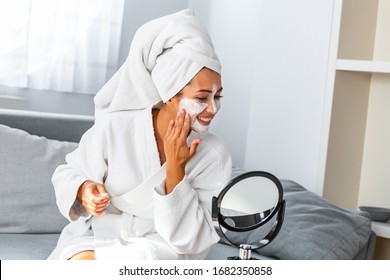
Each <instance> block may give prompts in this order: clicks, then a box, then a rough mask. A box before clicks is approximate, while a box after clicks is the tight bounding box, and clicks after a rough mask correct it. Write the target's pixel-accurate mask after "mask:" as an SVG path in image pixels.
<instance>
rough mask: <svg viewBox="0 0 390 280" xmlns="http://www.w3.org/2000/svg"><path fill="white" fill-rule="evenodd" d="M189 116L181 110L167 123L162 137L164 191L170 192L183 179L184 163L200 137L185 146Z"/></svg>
mask: <svg viewBox="0 0 390 280" xmlns="http://www.w3.org/2000/svg"><path fill="white" fill-rule="evenodd" d="M190 125H191V120H190V116H189V115H188V114H187V113H186V112H185V110H181V111H180V112H179V113H178V115H177V116H176V119H175V120H174V121H173V120H171V122H170V123H169V126H168V130H167V133H166V135H165V138H164V153H165V159H166V167H167V178H166V192H167V194H168V193H171V192H172V191H173V189H174V188H175V186H176V185H177V184H178V183H180V182H181V180H183V178H184V175H185V165H186V163H187V162H188V161H189V160H190V159H191V158H192V157H193V156H194V155H195V153H196V149H197V147H198V145H199V143H200V139H198V138H197V139H194V140H193V141H192V143H191V146H190V147H188V146H187V137H188V134H189V133H190V129H191V126H190Z"/></svg>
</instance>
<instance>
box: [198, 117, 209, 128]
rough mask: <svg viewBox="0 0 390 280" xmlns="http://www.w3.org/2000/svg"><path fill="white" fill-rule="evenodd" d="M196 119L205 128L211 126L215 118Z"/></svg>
mask: <svg viewBox="0 0 390 280" xmlns="http://www.w3.org/2000/svg"><path fill="white" fill-rule="evenodd" d="M196 119H197V120H198V122H199V123H200V124H201V125H204V126H208V125H210V122H211V120H212V119H213V118H206V117H200V116H197V117H196Z"/></svg>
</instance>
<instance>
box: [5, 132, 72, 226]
mask: <svg viewBox="0 0 390 280" xmlns="http://www.w3.org/2000/svg"><path fill="white" fill-rule="evenodd" d="M0 135H1V137H0V154H1V160H0V178H1V181H0V194H1V203H0V233H56V232H60V231H61V230H62V229H63V227H64V226H65V225H66V224H67V223H68V221H67V220H66V219H65V218H64V217H63V216H62V215H61V214H60V212H59V210H58V208H57V205H56V201H55V193H54V188H53V185H52V183H51V176H52V174H53V172H54V170H55V168H56V167H57V166H58V165H60V164H62V163H64V162H65V156H66V154H68V153H69V152H71V151H73V150H74V149H75V148H76V147H77V145H78V144H77V143H71V142H61V141H58V140H50V139H47V138H44V137H39V136H35V135H30V134H28V133H27V132H25V131H23V130H19V129H15V128H10V127H8V126H5V125H0Z"/></svg>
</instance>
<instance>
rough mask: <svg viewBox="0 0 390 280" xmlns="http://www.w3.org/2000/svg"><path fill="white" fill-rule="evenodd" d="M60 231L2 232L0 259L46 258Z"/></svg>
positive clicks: (0, 237) (55, 243)
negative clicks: (39, 232)
mask: <svg viewBox="0 0 390 280" xmlns="http://www.w3.org/2000/svg"><path fill="white" fill-rule="evenodd" d="M59 236H60V234H59V233H42V234H36V233H1V234H0V260H46V259H47V258H48V257H49V255H50V254H51V252H52V251H53V250H54V248H55V247H56V245H57V240H58V238H59Z"/></svg>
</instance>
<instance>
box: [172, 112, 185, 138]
mask: <svg viewBox="0 0 390 280" xmlns="http://www.w3.org/2000/svg"><path fill="white" fill-rule="evenodd" d="M184 118H185V111H184V110H183V109H182V110H180V111H179V113H178V115H177V116H176V121H175V126H174V133H173V137H174V138H176V139H177V138H179V137H180V134H181V131H182V129H183V125H184Z"/></svg>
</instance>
